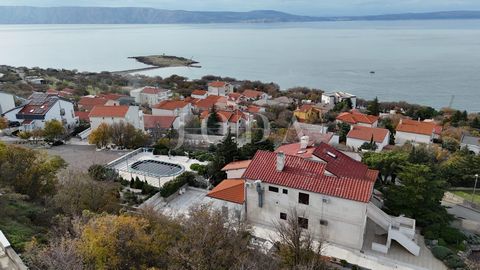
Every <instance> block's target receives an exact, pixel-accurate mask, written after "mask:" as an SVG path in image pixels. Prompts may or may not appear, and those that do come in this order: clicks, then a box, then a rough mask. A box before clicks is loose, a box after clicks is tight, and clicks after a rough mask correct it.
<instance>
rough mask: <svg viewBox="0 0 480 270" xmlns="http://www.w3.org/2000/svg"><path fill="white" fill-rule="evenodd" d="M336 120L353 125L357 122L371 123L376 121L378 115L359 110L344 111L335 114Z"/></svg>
mask: <svg viewBox="0 0 480 270" xmlns="http://www.w3.org/2000/svg"><path fill="white" fill-rule="evenodd" d="M337 120H339V121H342V122H345V123H348V124H351V125H355V124H358V123H365V124H370V125H371V124H373V123H375V122H376V121H378V116H374V115H368V114H363V113H360V112H356V111H352V112H344V113H341V114H339V115H338V116H337Z"/></svg>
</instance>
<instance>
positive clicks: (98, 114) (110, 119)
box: [88, 106, 144, 130]
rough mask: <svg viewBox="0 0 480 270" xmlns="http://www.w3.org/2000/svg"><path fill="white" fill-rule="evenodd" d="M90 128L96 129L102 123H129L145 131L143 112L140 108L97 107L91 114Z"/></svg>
mask: <svg viewBox="0 0 480 270" xmlns="http://www.w3.org/2000/svg"><path fill="white" fill-rule="evenodd" d="M88 117H89V119H90V128H91V130H94V129H96V128H97V127H98V126H100V125H101V124H102V123H105V124H107V125H112V124H115V123H121V122H123V123H129V124H131V125H133V126H134V127H135V128H136V129H142V130H143V129H144V122H143V112H142V111H141V110H140V109H139V108H138V106H95V107H93V109H92V111H91V112H90V114H89V116H88Z"/></svg>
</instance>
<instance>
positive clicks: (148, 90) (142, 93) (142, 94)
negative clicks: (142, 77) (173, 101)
mask: <svg viewBox="0 0 480 270" xmlns="http://www.w3.org/2000/svg"><path fill="white" fill-rule="evenodd" d="M130 96H131V97H133V98H134V99H135V102H136V103H137V104H146V105H148V106H149V107H152V106H153V105H155V104H158V103H160V102H162V101H164V100H167V99H169V98H170V97H171V96H172V91H171V90H167V89H162V88H158V87H151V86H145V87H143V88H139V89H134V90H132V91H130Z"/></svg>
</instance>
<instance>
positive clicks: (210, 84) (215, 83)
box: [208, 81, 227, 87]
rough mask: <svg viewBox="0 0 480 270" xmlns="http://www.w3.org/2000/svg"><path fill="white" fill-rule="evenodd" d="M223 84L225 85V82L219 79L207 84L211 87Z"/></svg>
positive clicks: (222, 85)
mask: <svg viewBox="0 0 480 270" xmlns="http://www.w3.org/2000/svg"><path fill="white" fill-rule="evenodd" d="M225 85H227V83H226V82H220V81H215V82H211V83H209V84H208V86H211V87H224V86H225Z"/></svg>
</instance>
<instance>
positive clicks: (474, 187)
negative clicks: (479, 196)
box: [472, 173, 478, 203]
mask: <svg viewBox="0 0 480 270" xmlns="http://www.w3.org/2000/svg"><path fill="white" fill-rule="evenodd" d="M477 182H478V173H477V174H475V185H474V186H473V193H472V203H473V198H474V197H475V189H476V188H477Z"/></svg>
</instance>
